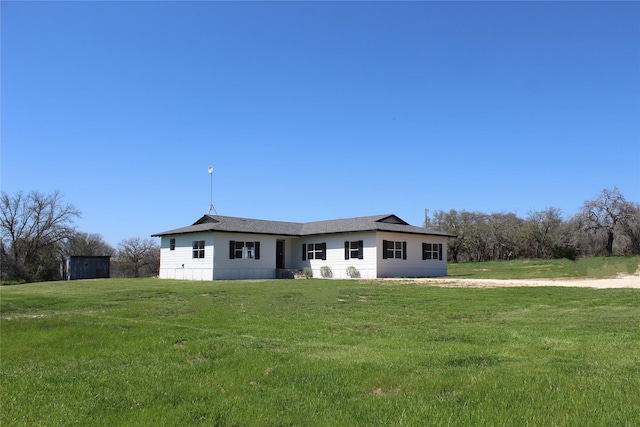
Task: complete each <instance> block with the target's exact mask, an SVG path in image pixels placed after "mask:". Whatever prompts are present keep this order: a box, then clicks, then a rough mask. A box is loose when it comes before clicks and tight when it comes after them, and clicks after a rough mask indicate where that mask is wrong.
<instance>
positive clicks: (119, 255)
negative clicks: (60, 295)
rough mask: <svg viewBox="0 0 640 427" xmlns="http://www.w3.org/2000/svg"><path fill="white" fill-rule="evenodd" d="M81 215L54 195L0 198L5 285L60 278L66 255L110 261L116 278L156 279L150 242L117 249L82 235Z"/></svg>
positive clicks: (125, 243)
mask: <svg viewBox="0 0 640 427" xmlns="http://www.w3.org/2000/svg"><path fill="white" fill-rule="evenodd" d="M80 216H81V212H80V211H79V210H78V209H77V208H76V207H75V206H74V205H73V204H70V203H65V202H64V201H63V196H62V194H61V193H60V192H58V191H56V192H54V193H53V194H50V195H45V194H42V193H40V192H37V191H31V192H29V193H24V192H18V193H16V194H14V195H8V194H6V193H4V192H2V193H0V234H1V242H0V256H1V258H0V275H1V279H2V282H3V283H6V282H12V281H13V282H39V281H48V280H59V279H61V263H62V261H63V260H64V259H66V258H67V257H68V256H110V257H111V263H110V272H111V276H112V277H142V276H156V275H157V274H158V270H159V266H160V247H159V245H158V244H157V243H156V242H155V241H154V240H152V239H143V238H140V237H132V238H128V239H124V240H122V241H121V242H120V243H118V246H117V248H114V247H112V246H111V245H109V244H108V243H106V242H105V241H104V239H103V238H102V236H101V235H100V234H91V233H85V232H81V231H78V230H77V228H76V227H75V225H74V221H75V220H77V219H78V218H80Z"/></svg>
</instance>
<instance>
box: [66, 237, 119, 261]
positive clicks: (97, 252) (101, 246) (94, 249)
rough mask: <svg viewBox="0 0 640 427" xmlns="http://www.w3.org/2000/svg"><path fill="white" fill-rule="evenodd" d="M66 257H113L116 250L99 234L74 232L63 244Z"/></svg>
mask: <svg viewBox="0 0 640 427" xmlns="http://www.w3.org/2000/svg"><path fill="white" fill-rule="evenodd" d="M64 252H65V255H67V256H72V255H75V256H114V255H115V254H116V250H115V249H114V248H113V247H112V246H111V245H109V244H108V243H107V242H105V241H104V240H103V239H102V236H101V235H100V234H89V233H83V232H75V233H73V234H72V235H71V236H69V237H68V238H67V239H66V240H65V242H64Z"/></svg>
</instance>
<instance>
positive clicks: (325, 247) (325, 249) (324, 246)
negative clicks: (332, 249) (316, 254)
mask: <svg viewBox="0 0 640 427" xmlns="http://www.w3.org/2000/svg"><path fill="white" fill-rule="evenodd" d="M322 260H323V261H326V260H327V242H322Z"/></svg>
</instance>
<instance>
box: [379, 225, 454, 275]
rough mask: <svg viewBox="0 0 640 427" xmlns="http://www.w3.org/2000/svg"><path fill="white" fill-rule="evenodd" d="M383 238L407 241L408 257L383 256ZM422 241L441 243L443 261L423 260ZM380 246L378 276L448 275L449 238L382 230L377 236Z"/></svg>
mask: <svg viewBox="0 0 640 427" xmlns="http://www.w3.org/2000/svg"><path fill="white" fill-rule="evenodd" d="M383 240H390V241H399V242H407V259H397V258H389V259H384V258H383V253H382V252H383V243H382V241H383ZM422 243H441V244H442V261H440V260H433V259H432V260H423V259H422ZM377 245H378V248H379V251H378V255H377V260H378V277H380V278H383V277H438V276H446V275H447V249H446V248H447V238H446V237H439V236H428V235H412V234H403V233H386V232H380V233H379V234H378V236H377Z"/></svg>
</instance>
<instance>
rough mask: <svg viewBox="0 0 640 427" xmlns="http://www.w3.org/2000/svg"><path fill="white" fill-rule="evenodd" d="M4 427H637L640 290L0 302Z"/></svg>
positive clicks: (307, 283)
mask: <svg viewBox="0 0 640 427" xmlns="http://www.w3.org/2000/svg"><path fill="white" fill-rule="evenodd" d="M0 292H1V294H0V297H1V301H0V302H1V306H0V309H1V324H0V327H1V329H0V332H1V342H0V350H1V353H0V356H1V358H0V375H1V376H0V385H1V390H0V404H1V413H0V425H2V426H38V425H42V426H45V425H46V426H58V425H92V426H114V425H128V426H131V425H133V426H135V425H139V426H151V425H153V426H163V425H165V426H175V425H206V426H212V425H220V426H281V425H297V426H336V425H342V426H397V425H408V426H422V425H438V426H439V425H455V426H459V425H467V426H489V425H490V426H493V425H506V426H516V425H517V426H520V425H533V426H550V425H569V426H584V425H598V426H600V425H616V426H617V425H628V426H632V425H640V350H639V349H640V291H638V290H632V289H609V290H592V289H580V288H542V287H541V288H501V289H460V288H457V289H452V288H441V287H432V286H424V285H416V284H408V283H395V282H385V281H342V280H314V279H311V280H288V281H287V280H282V281H280V280H272V281H229V282H226V281H225V282H187V281H175V280H159V279H137V280H132V279H108V280H95V281H73V282H53V283H38V284H25V285H17V286H6V287H2V288H0Z"/></svg>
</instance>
